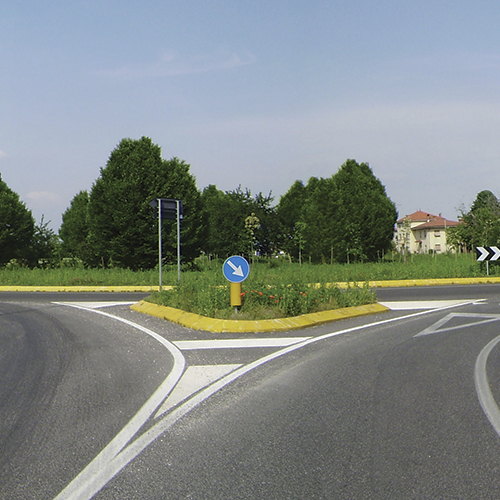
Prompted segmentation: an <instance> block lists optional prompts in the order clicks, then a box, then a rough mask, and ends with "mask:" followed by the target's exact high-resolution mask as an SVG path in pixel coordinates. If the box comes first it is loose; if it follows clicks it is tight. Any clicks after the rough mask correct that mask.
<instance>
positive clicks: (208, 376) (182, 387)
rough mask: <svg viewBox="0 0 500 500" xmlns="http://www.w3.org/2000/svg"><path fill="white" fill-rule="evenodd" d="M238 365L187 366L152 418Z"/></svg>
mask: <svg viewBox="0 0 500 500" xmlns="http://www.w3.org/2000/svg"><path fill="white" fill-rule="evenodd" d="M240 366H242V365H241V364H239V365H202V366H188V367H187V369H186V371H185V372H184V375H183V376H182V377H181V379H180V380H179V382H178V383H177V385H176V386H175V389H174V390H173V391H172V393H171V394H170V396H169V397H168V398H167V399H166V401H165V402H164V403H163V404H162V405H161V408H160V409H159V410H158V411H157V412H156V414H155V416H154V418H158V417H159V416H161V415H163V414H164V413H166V412H167V411H168V410H170V409H171V408H173V407H174V406H175V405H177V404H179V403H180V402H181V401H184V400H185V399H186V398H188V397H189V396H192V395H193V394H194V393H195V392H198V391H199V390H200V389H202V388H203V387H205V386H207V385H210V384H211V383H212V382H215V381H216V380H219V379H220V378H222V377H223V376H224V375H227V374H228V373H231V372H232V371H234V370H236V369H237V368H239V367H240Z"/></svg>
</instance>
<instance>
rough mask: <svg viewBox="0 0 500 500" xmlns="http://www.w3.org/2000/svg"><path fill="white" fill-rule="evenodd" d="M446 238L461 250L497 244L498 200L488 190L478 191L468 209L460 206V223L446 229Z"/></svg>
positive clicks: (499, 219)
mask: <svg viewBox="0 0 500 500" xmlns="http://www.w3.org/2000/svg"><path fill="white" fill-rule="evenodd" d="M447 238H448V242H449V243H450V245H452V246H453V247H454V248H456V249H457V250H461V251H472V250H473V249H474V248H475V247H478V246H482V247H485V246H495V245H498V243H499V241H500V200H498V198H497V197H496V196H495V195H494V194H493V193H492V192H491V191H489V190H484V191H481V192H479V193H478V194H477V196H476V199H475V200H474V202H473V203H472V205H471V206H470V208H469V210H466V209H465V208H462V210H461V216H460V224H459V225H458V226H456V227H452V228H449V229H448V230H447Z"/></svg>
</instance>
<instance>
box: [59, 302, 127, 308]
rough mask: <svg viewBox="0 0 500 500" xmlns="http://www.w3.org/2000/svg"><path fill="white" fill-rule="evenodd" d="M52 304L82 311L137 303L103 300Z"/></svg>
mask: <svg viewBox="0 0 500 500" xmlns="http://www.w3.org/2000/svg"><path fill="white" fill-rule="evenodd" d="M54 304H62V305H66V306H75V307H80V308H82V309H101V308H103V307H113V306H131V305H133V304H137V301H134V302H110V301H104V300H103V301H101V302H54Z"/></svg>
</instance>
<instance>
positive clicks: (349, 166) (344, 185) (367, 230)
mask: <svg viewBox="0 0 500 500" xmlns="http://www.w3.org/2000/svg"><path fill="white" fill-rule="evenodd" d="M277 213H278V216H279V218H280V222H281V226H282V228H283V234H284V238H283V240H282V242H283V248H284V249H285V250H286V251H287V252H289V253H290V254H291V253H292V252H293V255H294V257H295V256H296V255H297V254H298V251H299V248H298V243H299V241H300V242H301V244H302V245H303V249H304V254H305V256H309V258H310V259H311V260H313V261H314V262H333V261H337V262H350V261H352V260H358V261H364V260H375V259H376V258H377V256H378V254H379V252H381V251H382V250H388V249H390V248H391V242H392V236H393V228H394V223H395V222H396V219H397V212H396V208H395V205H394V203H393V202H392V201H391V200H390V199H389V198H388V197H387V194H386V192H385V187H384V186H383V185H382V184H381V182H380V181H379V180H378V179H377V178H376V177H375V176H374V175H373V172H372V171H371V169H370V167H369V166H368V165H367V164H365V163H361V164H358V163H357V162H356V161H355V160H347V161H346V162H345V163H344V164H343V165H342V166H341V167H340V169H339V170H338V172H337V173H336V174H334V175H332V176H331V177H329V178H326V179H324V178H319V179H318V178H316V177H311V178H310V179H309V181H308V182H307V185H306V186H304V185H303V184H302V182H300V181H296V182H295V183H294V184H293V186H292V187H291V188H290V190H289V191H288V192H287V193H286V195H284V196H283V197H282V198H281V199H280V203H279V205H278V208H277ZM299 222H301V223H304V226H303V227H302V228H301V234H300V237H297V236H296V232H297V227H298V226H297V223H299Z"/></svg>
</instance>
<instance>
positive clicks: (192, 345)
mask: <svg viewBox="0 0 500 500" xmlns="http://www.w3.org/2000/svg"><path fill="white" fill-rule="evenodd" d="M309 338H311V337H288V338H286V337H283V338H280V337H277V338H268V339H214V340H177V341H173V342H172V343H173V344H175V346H176V347H178V348H179V349H181V350H182V351H189V350H194V349H240V348H245V347H286V346H289V345H293V344H298V343H299V342H304V340H307V339H309Z"/></svg>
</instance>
